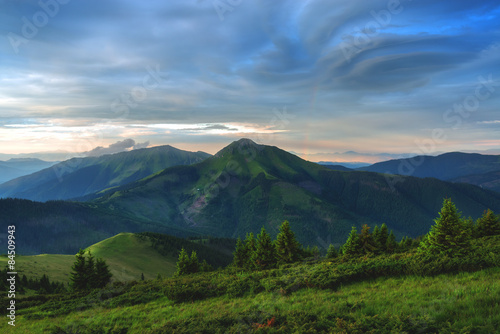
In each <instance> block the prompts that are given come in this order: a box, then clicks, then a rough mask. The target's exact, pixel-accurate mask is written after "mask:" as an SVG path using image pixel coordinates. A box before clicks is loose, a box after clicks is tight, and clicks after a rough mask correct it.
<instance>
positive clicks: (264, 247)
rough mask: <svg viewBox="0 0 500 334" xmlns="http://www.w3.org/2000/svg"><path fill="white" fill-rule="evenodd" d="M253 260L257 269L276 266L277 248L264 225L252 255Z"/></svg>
mask: <svg viewBox="0 0 500 334" xmlns="http://www.w3.org/2000/svg"><path fill="white" fill-rule="evenodd" d="M252 262H253V263H254V265H255V267H256V268H257V269H269V268H273V267H275V266H276V248H275V247H274V245H273V242H272V240H271V237H270V236H269V234H268V233H267V232H266V229H265V228H264V227H262V229H261V231H260V234H259V235H258V236H257V244H256V249H255V252H254V253H253V255H252Z"/></svg>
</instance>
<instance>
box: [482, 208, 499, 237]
mask: <svg viewBox="0 0 500 334" xmlns="http://www.w3.org/2000/svg"><path fill="white" fill-rule="evenodd" d="M476 230H477V237H479V238H481V237H488V236H491V235H498V234H500V219H499V217H498V216H496V215H495V214H494V213H493V211H491V210H490V209H488V210H486V211H485V212H484V213H483V216H482V217H481V218H479V219H478V220H477V223H476Z"/></svg>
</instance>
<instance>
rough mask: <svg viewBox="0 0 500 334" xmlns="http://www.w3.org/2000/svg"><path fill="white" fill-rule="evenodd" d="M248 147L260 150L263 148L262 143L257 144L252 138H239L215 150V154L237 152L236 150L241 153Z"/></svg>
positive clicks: (218, 155)
mask: <svg viewBox="0 0 500 334" xmlns="http://www.w3.org/2000/svg"><path fill="white" fill-rule="evenodd" d="M249 148H251V149H256V150H258V151H260V150H262V149H263V148H264V145H259V144H257V143H256V142H254V141H253V140H251V139H248V138H241V139H239V140H237V141H234V142H232V143H231V144H229V145H228V146H226V147H224V148H223V149H222V150H220V151H219V152H217V153H216V154H215V156H217V157H220V156H222V155H224V154H226V153H238V152H239V153H241V152H244V151H246V150H248V149H249Z"/></svg>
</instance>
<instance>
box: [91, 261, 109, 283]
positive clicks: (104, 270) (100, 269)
mask: <svg viewBox="0 0 500 334" xmlns="http://www.w3.org/2000/svg"><path fill="white" fill-rule="evenodd" d="M111 277H113V274H111V271H109V266H108V265H107V264H106V261H104V260H103V259H101V258H98V259H97V260H96V261H95V281H94V288H98V289H102V288H104V287H105V286H106V285H108V283H109V282H111Z"/></svg>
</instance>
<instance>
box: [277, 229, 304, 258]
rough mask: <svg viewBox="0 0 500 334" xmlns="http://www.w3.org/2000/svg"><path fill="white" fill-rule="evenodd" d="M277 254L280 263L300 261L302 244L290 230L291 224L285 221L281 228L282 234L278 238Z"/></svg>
mask: <svg viewBox="0 0 500 334" xmlns="http://www.w3.org/2000/svg"><path fill="white" fill-rule="evenodd" d="M275 245H276V254H277V257H278V262H280V263H293V262H296V261H298V260H299V259H300V248H301V247H300V244H299V242H298V241H297V240H296V239H295V234H294V233H293V232H292V230H291V229H290V223H289V222H288V221H287V220H285V221H284V222H283V223H282V224H281V226H280V233H279V234H278V236H277V237H276V243H275Z"/></svg>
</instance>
